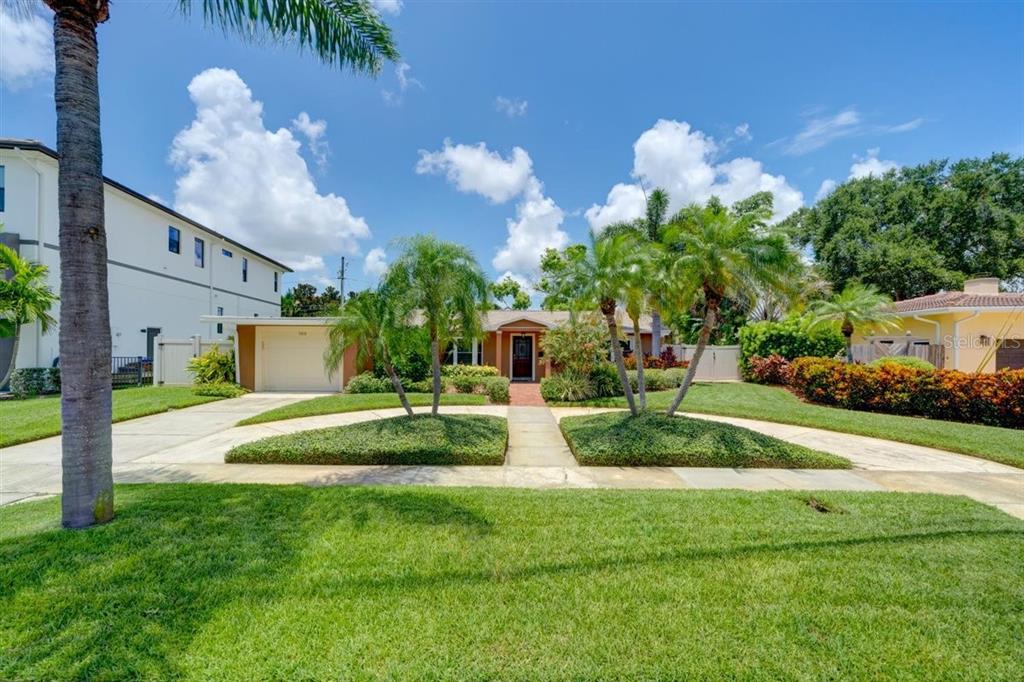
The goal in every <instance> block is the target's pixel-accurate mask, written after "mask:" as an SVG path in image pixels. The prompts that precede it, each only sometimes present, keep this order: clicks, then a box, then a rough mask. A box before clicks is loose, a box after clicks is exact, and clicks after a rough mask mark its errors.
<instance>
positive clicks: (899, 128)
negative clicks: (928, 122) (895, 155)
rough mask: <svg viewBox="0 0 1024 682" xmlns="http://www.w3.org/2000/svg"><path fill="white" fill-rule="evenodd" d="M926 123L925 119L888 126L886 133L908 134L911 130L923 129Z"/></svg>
mask: <svg viewBox="0 0 1024 682" xmlns="http://www.w3.org/2000/svg"><path fill="white" fill-rule="evenodd" d="M922 123H924V119H923V118H915V119H912V120H910V121H907V122H906V123H898V124H896V125H891V126H886V127H885V129H884V132H886V133H908V132H910V131H911V130H916V129H918V128H920V127H921V124H922Z"/></svg>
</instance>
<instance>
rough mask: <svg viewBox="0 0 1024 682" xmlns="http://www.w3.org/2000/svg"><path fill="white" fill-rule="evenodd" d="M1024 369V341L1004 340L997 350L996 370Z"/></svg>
mask: <svg viewBox="0 0 1024 682" xmlns="http://www.w3.org/2000/svg"><path fill="white" fill-rule="evenodd" d="M1007 368H1009V369H1024V339H1003V340H1002V342H1000V344H999V347H998V348H996V369H1007Z"/></svg>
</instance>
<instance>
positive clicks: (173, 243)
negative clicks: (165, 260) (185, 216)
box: [167, 225, 181, 253]
mask: <svg viewBox="0 0 1024 682" xmlns="http://www.w3.org/2000/svg"><path fill="white" fill-rule="evenodd" d="M167 250H168V251H170V252H171V253H181V230H179V229H178V228H176V227H171V226H170V225H168V226H167Z"/></svg>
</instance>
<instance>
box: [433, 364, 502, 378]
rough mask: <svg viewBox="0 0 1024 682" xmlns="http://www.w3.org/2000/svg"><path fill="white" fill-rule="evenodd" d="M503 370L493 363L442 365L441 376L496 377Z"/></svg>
mask: <svg viewBox="0 0 1024 682" xmlns="http://www.w3.org/2000/svg"><path fill="white" fill-rule="evenodd" d="M499 374H501V372H499V371H498V368H497V367H492V366H491V365H442V366H441V376H444V377H496V376H498V375H499Z"/></svg>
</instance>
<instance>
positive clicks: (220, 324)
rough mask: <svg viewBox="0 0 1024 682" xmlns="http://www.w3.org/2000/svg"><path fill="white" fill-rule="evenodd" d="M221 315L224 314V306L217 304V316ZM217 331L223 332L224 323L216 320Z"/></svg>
mask: <svg viewBox="0 0 1024 682" xmlns="http://www.w3.org/2000/svg"><path fill="white" fill-rule="evenodd" d="M223 315H224V308H223V307H222V306H217V317H221V316H223ZM217 333H218V334H223V333H224V323H223V322H218V323H217Z"/></svg>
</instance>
